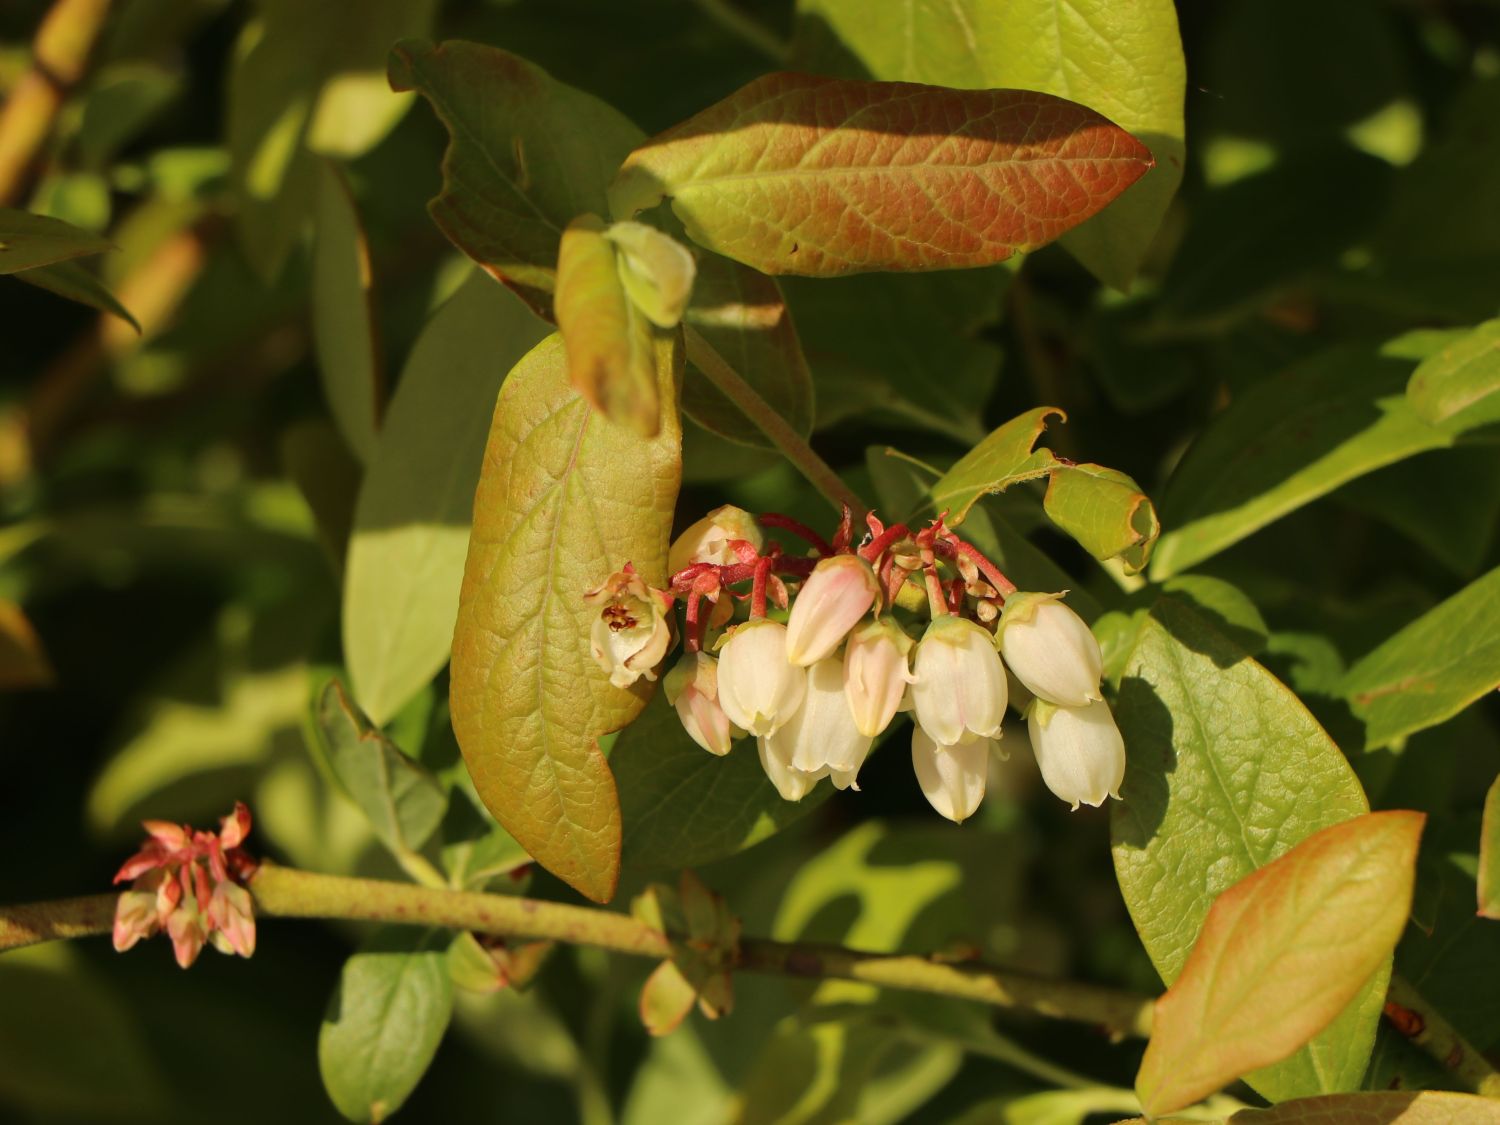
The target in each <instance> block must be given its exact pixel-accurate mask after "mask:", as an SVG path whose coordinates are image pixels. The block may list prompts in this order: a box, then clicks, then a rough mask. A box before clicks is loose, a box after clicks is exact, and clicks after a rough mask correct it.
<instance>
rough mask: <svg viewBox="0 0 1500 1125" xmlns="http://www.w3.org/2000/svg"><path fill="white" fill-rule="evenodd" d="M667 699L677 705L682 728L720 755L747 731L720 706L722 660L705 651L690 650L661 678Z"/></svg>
mask: <svg viewBox="0 0 1500 1125" xmlns="http://www.w3.org/2000/svg"><path fill="white" fill-rule="evenodd" d="M662 689H663V690H664V691H665V692H666V693H667V702H668V703H670V704H671V705H672V706H673V707H675V708H676V709H677V717H678V718H679V719H681V720H682V729H683V730H685V731H687V732H688V735H689V736H690V737H691V738H692V740H693V741H694V742H696V743H697V744H698V745H699V746H701V747H703V749H705V750H707V751H708V752H709V753H710V754H718V755H719V756H720V757H722V756H723V755H725V754H727V753H729V747H730V744H731V743H732V742H733V741H734V739H736V738H739V737H740V736H741V735H743V734H744V733H745V732H744V731H742V730H740V729H739V728H738V727H736V726H735V725H734V724H733V723H731V722H730V721H729V716H728V715H726V714H724V708H722V707H720V706H719V662H718V661H717V660H715V659H714V658H713V657H712V656H710V655H708V653H706V652H690V653H688V654H687V655H686V656H684V657H683V658H682V659H681V660H679V661H678V662H677V664H676V666H675V667H674V668H673V669H672V670H671V671H670V672H668V673H667V674H666V677H665V678H664V679H663V680H662Z"/></svg>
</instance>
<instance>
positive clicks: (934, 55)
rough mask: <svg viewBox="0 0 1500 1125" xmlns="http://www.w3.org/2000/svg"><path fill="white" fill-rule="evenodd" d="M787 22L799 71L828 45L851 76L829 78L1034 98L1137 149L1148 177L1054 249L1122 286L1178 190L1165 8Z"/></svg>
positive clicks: (1107, 1)
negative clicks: (1094, 119)
mask: <svg viewBox="0 0 1500 1125" xmlns="http://www.w3.org/2000/svg"><path fill="white" fill-rule="evenodd" d="M798 12H799V13H800V16H801V18H800V20H799V22H798V27H797V42H796V45H795V49H794V61H796V62H797V64H798V68H799V69H824V66H825V60H826V61H828V62H831V61H833V60H832V59H831V58H829V56H830V54H831V52H829V51H828V50H827V49H826V48H824V47H823V45H822V44H820V43H819V39H820V38H821V37H823V36H826V35H829V34H832V35H833V36H836V37H837V39H838V41H839V43H838V47H842V48H843V51H845V52H847V53H848V54H849V55H851V56H852V61H854V62H856V63H857V64H858V66H857V68H855V67H848V66H845V67H843V68H840V71H839V72H840V73H841V74H842V75H843V76H845V77H851V78H854V77H871V78H880V79H884V80H887V81H898V82H926V83H929V84H931V85H934V86H956V87H959V88H961V89H995V88H999V87H1006V88H1014V89H1021V90H1040V91H1041V92H1042V93H1045V94H1055V95H1057V96H1058V97H1061V98H1069V99H1071V100H1072V101H1076V102H1080V103H1082V104H1083V105H1086V106H1088V107H1089V108H1090V109H1093V110H1096V111H1097V112H1099V113H1101V114H1103V115H1104V116H1105V117H1107V118H1109V120H1111V121H1113V122H1114V123H1115V124H1116V125H1118V126H1120V128H1122V129H1125V130H1127V131H1129V132H1130V133H1132V134H1134V135H1135V136H1136V137H1138V138H1140V139H1141V140H1142V141H1144V142H1145V144H1146V145H1147V146H1148V147H1149V148H1150V149H1151V151H1152V154H1153V155H1154V156H1155V158H1156V166H1155V167H1154V168H1152V169H1151V171H1149V172H1148V173H1147V174H1146V175H1145V176H1144V177H1143V178H1142V179H1141V181H1140V182H1139V183H1138V184H1137V185H1136V186H1135V187H1134V188H1132V189H1131V190H1130V191H1129V192H1127V193H1126V194H1125V195H1124V196H1122V197H1121V198H1120V199H1119V200H1118V201H1117V202H1116V203H1115V204H1114V205H1112V206H1111V207H1109V208H1108V209H1107V210H1106V211H1104V212H1103V213H1102V214H1100V215H1098V216H1097V217H1095V218H1093V219H1090V220H1089V221H1088V222H1086V223H1085V224H1083V225H1082V226H1080V227H1079V228H1078V229H1077V230H1073V231H1069V232H1068V233H1067V234H1065V235H1064V236H1063V239H1062V244H1063V246H1065V247H1066V248H1067V249H1068V250H1069V251H1070V252H1071V253H1072V254H1073V255H1074V256H1075V257H1076V258H1078V260H1079V261H1080V262H1082V263H1083V264H1084V265H1085V266H1086V267H1087V268H1088V269H1089V270H1090V272H1092V273H1093V274H1094V275H1095V276H1096V277H1098V278H1099V279H1100V280H1102V281H1104V282H1106V283H1108V284H1110V285H1113V286H1115V287H1116V288H1120V289H1123V288H1125V287H1127V286H1128V285H1129V284H1130V281H1131V279H1132V278H1133V277H1134V275H1135V272H1136V270H1137V269H1138V268H1139V266H1140V264H1141V260H1142V259H1143V258H1144V257H1145V255H1146V252H1147V250H1148V249H1149V248H1150V246H1151V242H1152V240H1153V239H1154V237H1155V235H1156V230H1157V227H1158V226H1160V224H1161V220H1162V216H1163V215H1164V214H1165V213H1166V209H1167V205H1168V204H1169V203H1170V202H1171V200H1172V196H1173V195H1174V194H1175V193H1176V191H1177V185H1178V182H1179V181H1180V180H1181V179H1182V162H1183V153H1184V146H1183V120H1182V103H1183V95H1184V91H1185V87H1186V82H1187V75H1186V65H1185V63H1184V61H1183V56H1182V44H1181V42H1180V41H1179V39H1178V34H1177V12H1176V9H1175V8H1174V6H1173V5H1172V4H1171V3H1170V0H1124V2H1121V0H1072V2H1071V3H1062V2H1060V0H1013V2H1011V3H1008V4H990V3H986V2H984V0H949V2H947V3H944V4H926V5H919V4H914V3H908V4H878V5H871V4H865V3H860V2H859V0H800V3H799V4H798ZM838 47H835V48H833V51H837V50H838ZM809 61H811V66H809ZM835 65H837V64H835ZM855 69H859V70H861V71H863V72H864V73H853V71H854V70H855Z"/></svg>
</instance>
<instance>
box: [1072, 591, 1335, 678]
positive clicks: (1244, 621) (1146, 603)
mask: <svg viewBox="0 0 1500 1125" xmlns="http://www.w3.org/2000/svg"><path fill="white" fill-rule="evenodd" d="M1163 595H1165V596H1167V597H1170V598H1171V599H1172V601H1174V602H1178V603H1181V604H1182V605H1185V606H1186V607H1187V608H1189V609H1191V610H1192V611H1193V613H1194V614H1196V615H1197V616H1198V617H1199V618H1200V619H1201V620H1202V621H1203V623H1204V624H1205V625H1207V626H1209V627H1210V628H1212V629H1213V630H1214V631H1215V632H1217V633H1218V634H1219V635H1221V636H1222V637H1224V638H1225V639H1226V640H1228V641H1231V642H1233V643H1234V644H1235V645H1236V646H1237V647H1238V648H1241V649H1243V650H1244V651H1245V654H1246V655H1247V656H1257V655H1259V654H1260V652H1261V651H1262V650H1263V649H1265V648H1266V645H1267V642H1268V640H1269V639H1270V628H1269V626H1267V625H1266V620H1265V618H1264V617H1262V616H1261V614H1260V610H1259V609H1257V608H1256V606H1255V603H1254V602H1252V601H1251V600H1250V599H1249V597H1247V596H1246V595H1245V593H1244V591H1242V590H1240V589H1239V588H1238V587H1237V586H1233V585H1231V584H1230V583H1228V582H1225V581H1224V580H1223V579H1222V578H1213V577H1211V576H1209V575H1207V574H1182V575H1179V576H1178V577H1176V578H1169V579H1167V580H1166V581H1165V582H1163V583H1162V584H1161V585H1160V586H1148V587H1146V588H1145V589H1143V590H1137V591H1136V592H1135V593H1134V594H1132V595H1131V596H1130V597H1128V598H1127V599H1126V600H1125V603H1124V604H1123V605H1120V606H1117V607H1115V608H1113V609H1111V610H1110V611H1109V612H1108V613H1106V614H1104V615H1103V616H1102V617H1100V618H1099V620H1097V621H1096V622H1094V635H1095V636H1097V637H1098V638H1099V647H1100V648H1101V649H1102V650H1103V656H1104V675H1105V678H1106V679H1107V680H1109V682H1110V683H1113V684H1117V685H1118V683H1119V681H1120V676H1121V674H1122V673H1123V672H1124V671H1125V664H1126V662H1127V661H1129V659H1130V657H1131V655H1132V654H1133V653H1134V652H1135V644H1136V641H1137V639H1138V638H1139V637H1140V632H1141V626H1142V625H1143V624H1145V621H1146V618H1147V617H1148V616H1149V615H1150V612H1151V608H1152V607H1153V606H1154V605H1156V603H1157V602H1158V601H1159V600H1161V598H1162V597H1163ZM1074 596H1075V595H1074V594H1071V593H1070V594H1069V595H1068V600H1069V601H1070V602H1071V601H1072V600H1073V598H1074ZM1340 672H1342V666H1341V667H1340Z"/></svg>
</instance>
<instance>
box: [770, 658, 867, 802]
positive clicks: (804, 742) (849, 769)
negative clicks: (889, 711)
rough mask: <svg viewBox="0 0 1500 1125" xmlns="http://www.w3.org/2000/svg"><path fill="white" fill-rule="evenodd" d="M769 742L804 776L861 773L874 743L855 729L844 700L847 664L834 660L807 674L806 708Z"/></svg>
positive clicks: (847, 705) (798, 712)
mask: <svg viewBox="0 0 1500 1125" xmlns="http://www.w3.org/2000/svg"><path fill="white" fill-rule="evenodd" d="M768 741H769V742H770V743H771V746H772V748H773V749H774V750H775V751H776V752H777V754H778V755H779V756H780V757H781V758H783V759H784V760H786V761H788V762H790V763H791V764H792V765H793V766H794V767H796V768H797V769H799V770H802V771H803V772H804V773H817V772H818V771H819V770H824V769H827V770H837V771H839V773H841V774H850V775H857V774H858V773H859V767H860V766H862V765H864V761H865V755H866V754H868V753H869V752H870V744H871V743H872V742H873V741H874V739H873V738H871V737H870V736H869V735H867V734H861V733H860V732H859V728H858V727H856V726H855V725H854V716H853V714H852V713H850V711H849V703H848V700H846V699H845V698H844V664H843V661H841V660H839V659H838V658H837V657H832V656H830V657H828V658H827V659H826V660H820V661H818V662H817V663H816V664H814V665H813V666H812V667H811V668H809V669H808V670H807V695H806V697H805V698H804V699H803V701H802V706H801V707H799V708H797V713H796V714H795V715H793V716H792V717H791V718H790V719H788V720H787V722H786V724H785V725H784V726H782V727H781V729H780V730H778V731H776V732H775V733H774V734H771V735H769V736H768Z"/></svg>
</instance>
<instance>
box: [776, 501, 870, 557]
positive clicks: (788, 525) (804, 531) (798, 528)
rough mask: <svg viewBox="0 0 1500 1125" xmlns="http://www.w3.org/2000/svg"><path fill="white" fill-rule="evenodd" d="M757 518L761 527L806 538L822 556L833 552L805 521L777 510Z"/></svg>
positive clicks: (826, 542) (825, 541)
mask: <svg viewBox="0 0 1500 1125" xmlns="http://www.w3.org/2000/svg"><path fill="white" fill-rule="evenodd" d="M845 511H848V509H847V508H846V509H845ZM759 518H760V523H761V526H762V527H774V528H778V529H780V530H782V531H790V532H791V533H792V534H793V535H796V536H798V537H799V538H802V539H805V540H807V542H809V543H811V544H812V546H813V548H814V550H816V551H817V552H818V554H819V555H821V556H823V557H824V558H827V557H828V556H829V555H831V554H833V553H834V550H833V548H832V547H831V546H830V545H829V543H828V540H826V539H824V538H823V537H822V536H821V535H819V534H818V533H817V532H816V531H814V530H813V529H812V528H810V527H808V526H807V525H806V524H805V523H801V522H799V521H797V520H794V519H792V517H791V516H783V515H782V514H781V513H779V512H765V513H763V514H762V515H761V516H760V517H759Z"/></svg>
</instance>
